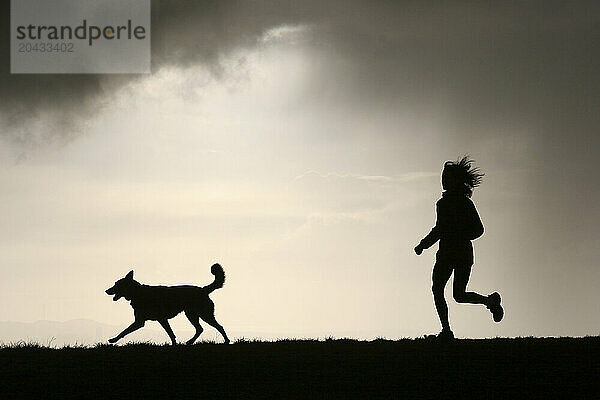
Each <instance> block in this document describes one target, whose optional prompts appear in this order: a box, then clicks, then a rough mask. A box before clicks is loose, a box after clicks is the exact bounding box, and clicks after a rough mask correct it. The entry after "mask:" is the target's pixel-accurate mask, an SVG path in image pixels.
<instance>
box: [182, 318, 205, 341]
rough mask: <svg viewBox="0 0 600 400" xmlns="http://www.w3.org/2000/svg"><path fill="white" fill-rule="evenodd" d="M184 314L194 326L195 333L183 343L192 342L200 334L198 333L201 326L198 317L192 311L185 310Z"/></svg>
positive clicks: (200, 331)
mask: <svg viewBox="0 0 600 400" xmlns="http://www.w3.org/2000/svg"><path fill="white" fill-rule="evenodd" d="M185 316H186V317H187V319H188V320H189V321H190V322H191V323H192V325H194V328H196V333H195V334H194V336H192V338H191V339H190V340H188V341H187V342H185V343H186V344H193V343H194V342H195V341H196V339H198V336H200V334H201V333H202V331H203V329H202V326H201V325H200V321H199V318H200V317H199V316H198V315H196V314H194V313H190V312H187V311H186V312H185Z"/></svg>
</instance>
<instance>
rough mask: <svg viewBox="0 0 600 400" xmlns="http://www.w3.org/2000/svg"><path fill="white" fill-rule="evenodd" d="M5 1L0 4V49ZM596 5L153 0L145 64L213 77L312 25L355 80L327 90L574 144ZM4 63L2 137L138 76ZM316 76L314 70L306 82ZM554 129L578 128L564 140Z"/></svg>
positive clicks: (82, 109)
mask: <svg viewBox="0 0 600 400" xmlns="http://www.w3.org/2000/svg"><path fill="white" fill-rule="evenodd" d="M9 3H10V2H9V1H8V0H3V2H2V4H3V11H2V24H3V26H4V34H3V35H2V38H1V42H0V50H1V51H2V54H8V51H9V46H10V44H9V40H8V39H9V32H8V29H9V26H10V20H9V18H10V13H9ZM599 11H600V7H599V6H598V3H597V2H589V3H586V2H575V3H565V2H524V3H523V4H519V3H514V2H512V3H504V4H500V3H498V2H460V3H459V2H419V1H414V2H377V1H329V2H322V1H300V2H281V1H264V2H252V1H235V2H231V1H224V0H215V1H165V0H163V1H153V3H152V62H153V66H152V67H153V71H157V70H158V69H159V68H160V67H162V66H165V65H178V66H186V65H192V64H197V63H203V64H205V65H207V66H209V67H210V69H211V70H212V71H213V72H214V74H215V76H216V77H217V78H218V77H219V76H220V74H221V70H220V68H219V56H220V55H222V54H224V53H226V52H228V51H229V50H231V49H233V48H236V47H244V46H253V45H256V43H257V39H258V38H259V37H260V35H262V34H263V33H264V32H265V30H267V29H269V28H271V27H274V26H277V25H281V24H295V23H302V24H310V26H312V27H313V28H314V31H313V35H312V39H311V40H312V45H314V47H315V48H316V49H319V50H321V51H323V52H324V53H325V54H331V55H332V56H339V57H341V58H344V59H346V60H348V61H349V65H351V68H350V70H348V71H346V72H347V74H346V75H344V76H345V77H348V74H349V75H350V77H352V78H353V79H352V80H351V81H348V82H341V84H339V85H337V86H335V88H333V92H334V95H336V94H337V95H339V97H340V99H342V98H343V99H350V100H349V101H350V103H352V102H354V103H356V106H357V107H359V108H360V107H361V106H363V105H367V104H369V105H373V104H383V105H386V104H388V105H389V106H390V107H394V106H398V105H402V104H411V105H415V104H417V105H418V104H424V105H428V104H435V105H436V106H440V105H441V106H442V107H443V108H444V109H445V110H446V111H448V112H450V113H453V114H455V116H456V120H457V129H460V128H461V126H462V125H465V128H466V126H467V125H469V126H473V125H475V126H477V125H478V124H487V123H490V122H492V123H494V122H500V123H504V124H508V125H510V124H514V123H517V122H518V123H522V124H526V125H530V126H535V127H537V128H540V129H542V130H547V131H548V135H547V136H546V138H545V140H547V141H548V142H547V145H548V146H556V147H560V146H562V145H567V146H575V147H577V146H578V145H581V144H582V141H583V139H582V138H584V137H585V136H586V135H590V134H592V133H593V132H595V129H596V128H595V127H596V126H597V125H598V122H599V121H598V116H597V113H596V112H595V111H596V110H597V109H598V105H599V101H598V92H599V91H598V89H600V88H599V80H598V77H597V73H594V71H595V70H596V69H597V66H598V54H600V52H599V51H598V50H599V49H598V27H599V15H600V12H599ZM3 60H4V62H3V63H2V65H1V70H0V94H1V95H2V101H1V102H0V113H2V120H3V121H4V123H5V124H8V127H9V129H5V130H4V132H5V133H4V134H5V135H6V134H8V135H10V132H11V129H10V127H18V126H19V125H20V124H22V123H23V121H27V120H28V119H31V118H36V116H37V115H38V114H39V113H42V112H49V113H50V114H52V115H55V116H56V118H54V121H55V122H56V123H57V124H58V126H61V125H62V124H69V123H73V121H78V120H85V119H86V118H89V116H90V115H93V113H94V112H95V111H96V108H97V107H99V103H98V101H97V100H98V99H99V98H102V96H103V95H105V94H107V92H110V91H111V90H113V89H115V88H118V87H119V86H121V85H123V84H125V83H127V82H129V81H130V80H133V79H139V78H140V76H139V75H119V76H107V75H103V76H102V75H38V76H30V75H10V74H9V68H10V60H9V58H8V57H4V58H3ZM328 79H331V80H333V81H335V80H336V79H340V78H336V76H335V71H324V74H323V76H322V81H323V82H325V83H324V84H325V85H326V86H327V82H326V81H327V80H328ZM323 82H321V80H320V79H319V78H318V77H317V78H316V80H315V87H319V86H317V85H321V84H323ZM329 85H330V86H331V84H329ZM336 91H337V93H335V92H336ZM328 99H330V98H329V97H328ZM352 99H354V100H352ZM314 101H315V102H319V98H318V95H317V98H315V99H314ZM323 101H327V99H323ZM345 101H348V100H345ZM68 130H69V128H68V127H67V128H66V129H65V131H68ZM561 130H562V131H564V130H566V131H568V132H572V133H573V134H574V135H575V136H574V137H572V138H571V139H570V140H568V141H567V143H563V141H565V139H564V136H563V135H562V134H559V132H561ZM59 131H60V130H59ZM467 131H468V129H465V132H467ZM552 132H556V134H553V133H552ZM465 134H467V135H468V134H469V133H468V132H467V133H465ZM584 156H585V155H584Z"/></svg>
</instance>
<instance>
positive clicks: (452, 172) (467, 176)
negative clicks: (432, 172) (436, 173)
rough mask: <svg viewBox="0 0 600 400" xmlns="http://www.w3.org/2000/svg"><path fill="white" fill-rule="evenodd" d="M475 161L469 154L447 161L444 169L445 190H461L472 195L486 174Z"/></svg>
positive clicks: (460, 191)
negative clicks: (476, 165)
mask: <svg viewBox="0 0 600 400" xmlns="http://www.w3.org/2000/svg"><path fill="white" fill-rule="evenodd" d="M473 163H474V160H472V159H471V158H470V156H468V155H466V156H464V157H462V158H459V159H457V160H456V161H446V162H445V163H444V170H443V171H442V186H443V188H444V190H447V191H451V192H459V193H462V194H464V195H466V196H468V197H471V195H472V194H473V189H474V188H476V187H477V186H479V185H480V184H481V182H482V181H483V176H484V175H485V174H484V173H482V172H481V170H480V169H479V168H477V167H475V166H474V165H473Z"/></svg>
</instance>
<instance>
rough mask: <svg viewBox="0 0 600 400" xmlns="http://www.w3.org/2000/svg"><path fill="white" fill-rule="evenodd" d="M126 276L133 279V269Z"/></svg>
mask: <svg viewBox="0 0 600 400" xmlns="http://www.w3.org/2000/svg"><path fill="white" fill-rule="evenodd" d="M125 278H127V279H133V270H131V271H129V273H128V274H127V275H125Z"/></svg>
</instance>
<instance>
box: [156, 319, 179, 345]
mask: <svg viewBox="0 0 600 400" xmlns="http://www.w3.org/2000/svg"><path fill="white" fill-rule="evenodd" d="M158 322H159V323H160V325H161V326H162V327H163V328H164V329H165V331H167V335H169V337H170V338H171V343H172V344H173V345H176V344H177V341H176V340H175V334H174V333H173V329H171V325H169V321H168V320H166V319H163V320H160V321H158Z"/></svg>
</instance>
